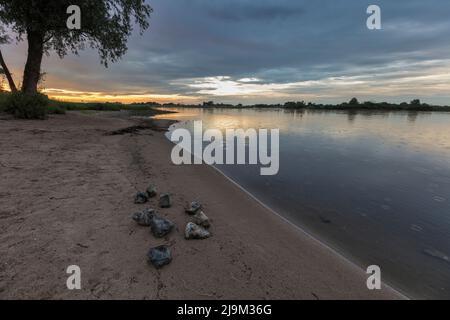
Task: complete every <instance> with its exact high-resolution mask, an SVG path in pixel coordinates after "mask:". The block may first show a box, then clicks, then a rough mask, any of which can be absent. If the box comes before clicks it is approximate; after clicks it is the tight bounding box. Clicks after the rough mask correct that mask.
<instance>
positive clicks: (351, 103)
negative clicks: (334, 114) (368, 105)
mask: <svg viewBox="0 0 450 320" xmlns="http://www.w3.org/2000/svg"><path fill="white" fill-rule="evenodd" d="M348 104H350V105H352V106H357V105H359V101H358V99H356V98H352V99H351V100H350V101H349V103H348Z"/></svg>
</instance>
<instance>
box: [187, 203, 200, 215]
mask: <svg viewBox="0 0 450 320" xmlns="http://www.w3.org/2000/svg"><path fill="white" fill-rule="evenodd" d="M201 208H202V205H201V204H200V203H199V202H197V201H192V202H191V204H190V205H189V207H188V208H186V210H185V211H186V213H188V214H190V215H193V214H196V213H197V212H198V210H200V209H201Z"/></svg>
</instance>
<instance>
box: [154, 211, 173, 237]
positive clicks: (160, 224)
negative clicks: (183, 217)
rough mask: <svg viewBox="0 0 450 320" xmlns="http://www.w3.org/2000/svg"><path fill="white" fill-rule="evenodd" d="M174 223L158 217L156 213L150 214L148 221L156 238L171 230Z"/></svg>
mask: <svg viewBox="0 0 450 320" xmlns="http://www.w3.org/2000/svg"><path fill="white" fill-rule="evenodd" d="M174 226H175V225H174V224H173V222H172V221H170V220H167V219H164V218H161V217H158V216H157V215H156V214H153V215H152V220H151V222H150V229H151V232H152V233H153V235H154V236H155V237H157V238H162V237H164V236H165V235H167V234H169V233H170V231H172V229H173V227H174Z"/></svg>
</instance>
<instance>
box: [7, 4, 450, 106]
mask: <svg viewBox="0 0 450 320" xmlns="http://www.w3.org/2000/svg"><path fill="white" fill-rule="evenodd" d="M147 2H148V3H150V5H151V6H152V7H153V9H154V13H153V15H152V18H151V22H150V29H149V30H148V31H147V32H146V33H145V34H144V35H143V36H139V35H138V34H135V35H134V36H133V37H132V38H131V39H130V42H129V51H128V53H127V55H126V56H125V57H124V58H123V59H122V61H121V62H119V63H116V64H114V65H111V66H110V67H109V68H108V69H105V68H104V67H102V66H101V65H100V63H99V58H98V56H97V54H96V52H93V51H89V50H87V51H83V52H81V53H80V56H78V57H76V56H68V57H66V58H65V59H64V60H59V58H57V57H55V56H53V55H51V56H50V57H46V58H45V61H44V65H43V68H44V70H43V71H44V72H46V73H47V75H46V77H45V79H46V80H45V82H44V87H45V88H46V92H47V93H48V94H50V95H52V96H57V97H61V98H64V99H76V100H80V99H83V100H86V101H87V100H98V99H101V100H110V101H118V100H120V101H160V102H167V101H176V102H193V103H197V102H201V101H205V100H214V101H217V102H233V103H238V102H241V103H244V104H249V103H260V102H263V103H272V102H284V101H291V100H307V101H315V102H341V101H344V100H349V99H350V98H351V97H353V96H356V97H358V98H359V99H360V100H374V101H394V102H398V101H403V100H407V101H409V100H411V99H413V98H416V97H417V98H421V99H422V100H423V101H426V102H429V103H436V104H450V1H448V0H428V1H423V0H395V1H393V0H368V1H367V0H303V1H302V0H258V1H255V0H150V1H147ZM370 4H377V5H379V6H380V7H381V10H382V30H368V29H367V27H366V19H367V17H368V15H367V13H366V10H367V7H368V6H369V5H370ZM3 50H4V56H5V58H6V59H7V61H8V62H9V63H10V65H11V67H12V69H13V71H14V73H15V75H16V76H17V78H19V76H20V75H21V73H22V68H23V63H24V61H25V55H24V54H25V52H26V46H25V45H24V44H19V45H9V46H7V47H6V48H3ZM18 80H19V79H18Z"/></svg>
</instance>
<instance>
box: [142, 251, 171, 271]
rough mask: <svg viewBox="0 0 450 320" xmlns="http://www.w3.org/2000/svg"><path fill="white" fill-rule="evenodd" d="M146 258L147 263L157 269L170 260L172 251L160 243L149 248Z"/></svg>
mask: <svg viewBox="0 0 450 320" xmlns="http://www.w3.org/2000/svg"><path fill="white" fill-rule="evenodd" d="M147 258H148V262H149V263H151V264H153V266H154V267H155V268H157V269H159V268H162V267H163V266H165V265H166V264H169V263H170V262H171V261H172V253H171V252H170V249H169V247H168V246H165V245H162V246H158V247H156V248H151V249H150V251H149V252H148V254H147Z"/></svg>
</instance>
